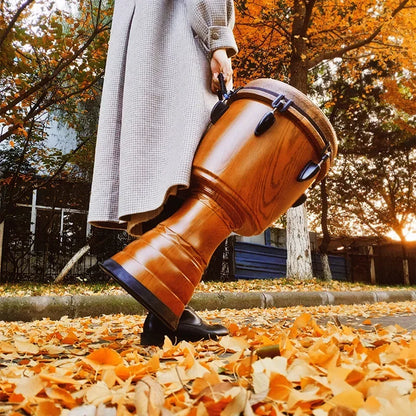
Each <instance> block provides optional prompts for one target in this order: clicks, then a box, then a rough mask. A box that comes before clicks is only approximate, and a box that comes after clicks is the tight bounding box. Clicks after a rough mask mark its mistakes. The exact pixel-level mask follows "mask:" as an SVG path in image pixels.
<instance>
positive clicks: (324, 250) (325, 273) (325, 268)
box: [319, 178, 332, 281]
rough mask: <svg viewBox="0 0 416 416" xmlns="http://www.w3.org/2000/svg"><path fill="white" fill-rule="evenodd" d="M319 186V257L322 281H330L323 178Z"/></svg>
mask: <svg viewBox="0 0 416 416" xmlns="http://www.w3.org/2000/svg"><path fill="white" fill-rule="evenodd" d="M320 186H321V205H322V217H321V226H322V242H321V245H320V246H319V252H320V255H321V263H322V279H323V280H327V281H329V280H332V273H331V268H330V267H329V259H328V247H329V242H330V241H331V236H330V234H329V228H328V193H327V190H326V179H325V178H324V179H323V180H322V182H321V184H320Z"/></svg>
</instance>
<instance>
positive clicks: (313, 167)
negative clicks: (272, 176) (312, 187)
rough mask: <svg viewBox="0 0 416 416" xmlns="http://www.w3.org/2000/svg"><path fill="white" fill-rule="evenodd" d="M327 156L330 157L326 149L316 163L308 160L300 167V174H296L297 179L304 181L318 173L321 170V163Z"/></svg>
mask: <svg viewBox="0 0 416 416" xmlns="http://www.w3.org/2000/svg"><path fill="white" fill-rule="evenodd" d="M329 157H330V152H329V151H327V152H325V153H324V154H323V155H322V156H321V160H320V161H319V162H318V163H316V162H313V161H312V160H310V161H309V162H308V163H307V164H306V165H305V167H304V168H303V169H302V171H301V172H300V174H299V175H298V177H297V181H298V182H304V181H307V180H309V179H312V178H313V177H314V176H316V175H317V174H318V173H319V171H320V170H321V165H322V163H324V162H325V160H327V159H328V158H329Z"/></svg>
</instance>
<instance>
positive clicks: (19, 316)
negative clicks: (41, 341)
mask: <svg viewBox="0 0 416 416" xmlns="http://www.w3.org/2000/svg"><path fill="white" fill-rule="evenodd" d="M403 301H416V290H395V291H382V290H374V291H310V292H305V291H299V292H295V291H289V292H260V291H251V292H226V291H224V292H216V293H212V292H196V293H195V294H194V297H193V298H192V300H191V302H190V305H191V306H192V307H193V308H194V309H196V310H199V311H201V310H215V309H224V308H230V309H248V308H272V307H278V308H285V307H290V306H319V305H352V304H371V303H376V302H403ZM120 313H121V314H135V315H136V314H138V315H142V314H145V313H146V310H145V308H144V307H143V306H142V305H141V304H139V303H138V302H137V301H136V300H135V299H134V298H132V297H131V296H130V295H127V294H126V295H94V296H83V295H71V296H26V297H3V298H0V321H25V322H28V321H33V320H39V319H42V318H50V319H52V320H57V319H60V318H61V317H63V316H68V317H69V318H79V317H84V316H100V315H103V314H106V315H108V314H120Z"/></svg>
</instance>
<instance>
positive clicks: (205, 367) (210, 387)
mask: <svg viewBox="0 0 416 416" xmlns="http://www.w3.org/2000/svg"><path fill="white" fill-rule="evenodd" d="M292 283H293V285H291V288H292V289H291V290H305V285H307V283H306V284H305V285H303V284H295V283H294V282H292ZM309 284H311V285H318V282H310V283H309ZM334 284H336V283H334ZM251 285H254V286H255V285H263V283H256V282H251ZM240 287H241V285H240ZM314 287H315V289H314V290H322V288H321V287H316V286H314ZM211 289H212V288H211V287H210V288H208V287H205V288H203V290H211ZM217 289H218V287H217ZM263 289H264V288H263V286H262V288H261V290H263ZM280 289H281V290H288V288H287V287H286V289H283V288H280ZM373 289H374V288H373ZM384 289H385V288H384ZM212 290H214V289H212ZM227 290H228V288H227ZM256 290H259V288H258V287H257V288H256ZM308 290H311V287H309V289H308ZM331 290H335V289H334V288H333V287H332V288H331ZM341 290H342V289H341ZM349 290H351V288H349ZM357 290H359V289H357ZM201 315H202V316H203V317H204V318H205V319H207V320H208V321H210V322H217V321H221V322H223V323H224V324H225V325H226V326H227V327H228V328H229V331H230V335H229V336H227V337H223V338H222V339H220V340H219V341H204V342H198V343H186V342H182V343H180V344H178V345H172V344H171V343H170V342H168V341H166V342H165V344H164V346H163V347H162V348H158V347H146V348H144V347H142V346H141V345H140V333H141V330H142V324H143V319H144V317H143V316H130V315H107V316H101V317H98V318H80V319H69V318H66V317H63V318H62V319H60V320H59V321H51V320H49V319H43V320H41V321H35V322H30V323H17V322H16V323H6V322H3V323H0V357H1V364H0V414H7V415H12V416H17V415H28V414H30V415H32V414H33V415H38V416H43V415H45V416H46V415H47V416H54V415H64V416H68V415H70V416H80V415H84V416H90V415H94V416H100V415H101V416H113V415H114V416H127V415H135V414H137V415H151V416H152V415H162V416H166V415H171V414H178V415H183V416H185V415H191V416H192V415H198V416H199V415H201V416H202V415H209V416H214V415H220V414H221V415H236V416H237V415H240V414H242V415H247V416H252V415H276V416H282V415H294V416H301V415H314V416H326V415H328V416H337V415H338V416H339V415H344V416H345V415H357V416H370V415H378V416H379V415H380V416H387V415H388V416H391V415H392V414H400V415H404V416H405V415H413V414H414V406H416V389H415V386H416V331H414V330H413V329H415V322H416V320H414V318H413V317H414V316H415V315H416V302H399V303H377V304H371V305H349V306H342V305H340V306H320V307H311V308H305V307H300V306H299V307H293V308H272V309H249V310H239V311H237V310H231V309H223V310H221V311H206V312H203V313H201ZM398 323H401V324H402V325H403V327H402V326H400V325H398Z"/></svg>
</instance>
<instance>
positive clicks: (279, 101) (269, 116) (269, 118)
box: [248, 87, 293, 137]
mask: <svg viewBox="0 0 416 416" xmlns="http://www.w3.org/2000/svg"><path fill="white" fill-rule="evenodd" d="M248 88H249V87H248ZM292 104H293V101H292V100H290V99H287V98H286V97H285V96H284V94H279V95H278V96H277V97H276V98H275V99H274V101H273V102H272V108H273V110H272V111H269V112H267V113H266V114H265V115H264V116H263V117H262V118H261V120H260V121H259V122H258V124H257V126H256V128H255V129H254V135H255V136H257V137H259V136H261V135H262V134H263V133H265V132H266V131H267V130H269V129H270V127H272V126H273V124H274V122H275V121H276V118H275V117H274V113H275V112H276V111H279V113H284V112H285V111H286V110H287V109H288V108H289V107H290V106H291V105H292Z"/></svg>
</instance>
